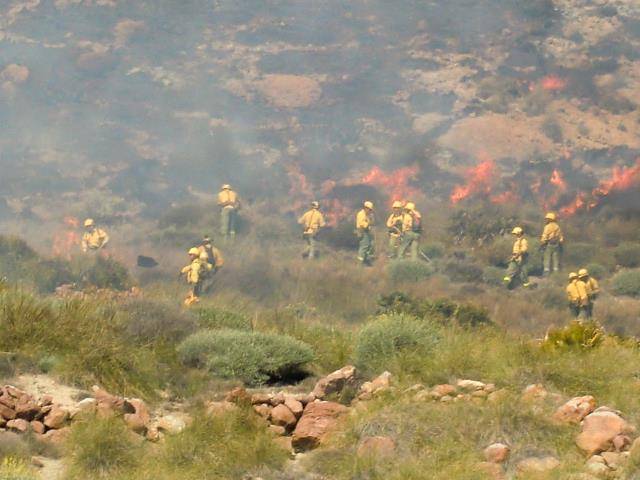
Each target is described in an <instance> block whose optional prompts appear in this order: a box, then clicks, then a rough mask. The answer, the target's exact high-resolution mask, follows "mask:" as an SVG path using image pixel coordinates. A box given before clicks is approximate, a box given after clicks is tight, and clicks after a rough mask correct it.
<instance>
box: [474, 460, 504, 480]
mask: <svg viewBox="0 0 640 480" xmlns="http://www.w3.org/2000/svg"><path fill="white" fill-rule="evenodd" d="M478 470H480V471H481V472H483V473H485V475H486V476H487V478H489V479H491V480H504V479H505V478H506V477H505V474H504V470H503V469H502V466H501V465H500V464H499V463H491V462H480V463H479V464H478Z"/></svg>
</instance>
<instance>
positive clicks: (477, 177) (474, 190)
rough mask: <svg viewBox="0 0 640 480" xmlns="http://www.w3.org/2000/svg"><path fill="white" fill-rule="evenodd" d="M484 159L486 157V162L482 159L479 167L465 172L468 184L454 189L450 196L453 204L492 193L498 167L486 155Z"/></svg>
mask: <svg viewBox="0 0 640 480" xmlns="http://www.w3.org/2000/svg"><path fill="white" fill-rule="evenodd" d="M483 157H485V159H484V160H482V159H481V162H480V163H479V164H478V165H476V166H475V167H472V168H469V169H468V170H467V171H466V172H465V174H464V176H465V178H466V180H467V181H466V183H465V184H464V185H456V186H455V187H454V189H453V192H451V196H450V198H451V202H452V203H458V202H460V201H462V200H464V199H465V198H468V197H470V196H472V195H477V194H482V193H484V194H490V193H491V188H492V186H493V183H494V181H495V178H496V175H495V173H496V165H495V163H494V161H493V160H492V159H491V158H488V157H486V156H485V155H483Z"/></svg>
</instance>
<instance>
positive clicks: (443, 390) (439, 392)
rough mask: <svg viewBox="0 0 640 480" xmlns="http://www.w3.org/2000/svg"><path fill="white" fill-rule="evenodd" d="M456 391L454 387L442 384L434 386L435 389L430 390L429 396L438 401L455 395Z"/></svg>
mask: <svg viewBox="0 0 640 480" xmlns="http://www.w3.org/2000/svg"><path fill="white" fill-rule="evenodd" d="M456 391H457V390H456V387H454V386H453V385H449V384H448V383H444V384H442V385H436V386H435V387H433V389H432V390H431V396H432V397H433V398H435V399H437V400H439V399H441V398H442V397H444V396H446V395H449V396H453V395H455V393H456Z"/></svg>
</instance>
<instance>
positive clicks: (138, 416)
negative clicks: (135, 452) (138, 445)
mask: <svg viewBox="0 0 640 480" xmlns="http://www.w3.org/2000/svg"><path fill="white" fill-rule="evenodd" d="M127 403H128V404H129V405H130V406H131V408H133V413H125V415H124V421H125V423H126V424H127V426H128V427H129V428H130V429H131V430H133V431H134V432H136V433H140V434H143V435H144V434H145V433H146V432H147V426H148V425H149V422H151V414H150V413H149V409H148V408H147V405H146V404H145V403H144V402H143V401H142V400H140V399H138V398H131V399H128V400H127Z"/></svg>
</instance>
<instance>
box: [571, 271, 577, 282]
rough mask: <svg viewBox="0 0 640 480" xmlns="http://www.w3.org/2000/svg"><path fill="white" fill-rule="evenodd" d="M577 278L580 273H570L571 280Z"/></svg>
mask: <svg viewBox="0 0 640 480" xmlns="http://www.w3.org/2000/svg"><path fill="white" fill-rule="evenodd" d="M576 278H578V274H577V273H576V272H571V273H570V274H569V280H575V279H576Z"/></svg>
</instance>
